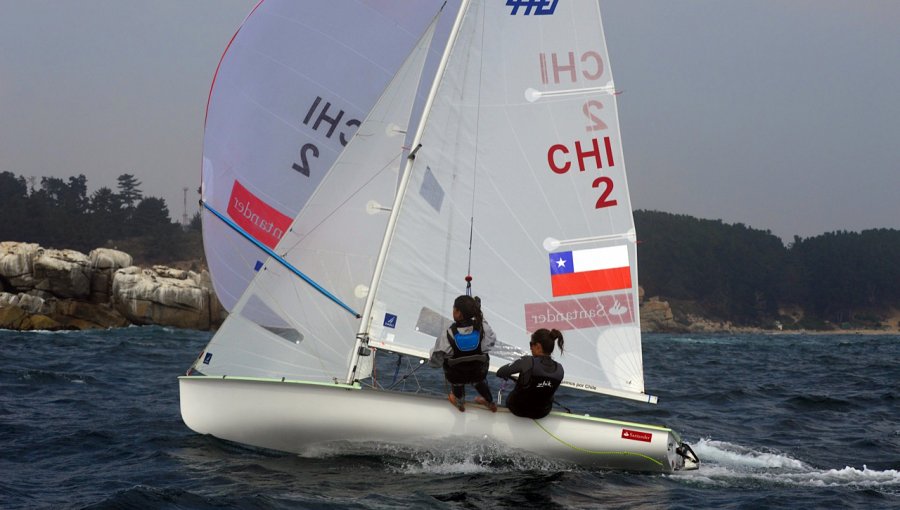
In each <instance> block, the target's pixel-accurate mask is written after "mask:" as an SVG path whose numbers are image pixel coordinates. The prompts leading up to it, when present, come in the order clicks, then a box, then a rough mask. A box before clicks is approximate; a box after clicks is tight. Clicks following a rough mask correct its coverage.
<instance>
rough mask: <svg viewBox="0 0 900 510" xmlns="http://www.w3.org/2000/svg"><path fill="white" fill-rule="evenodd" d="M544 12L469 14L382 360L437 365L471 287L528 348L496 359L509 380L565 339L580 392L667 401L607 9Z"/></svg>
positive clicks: (414, 211) (394, 243) (441, 88)
mask: <svg viewBox="0 0 900 510" xmlns="http://www.w3.org/2000/svg"><path fill="white" fill-rule="evenodd" d="M516 5H519V6H518V7H517V6H516ZM529 5H531V7H527V6H526V5H525V4H524V3H522V2H506V3H504V2H472V3H471V5H470V7H469V8H468V10H467V12H466V13H465V16H464V18H463V21H462V24H461V27H460V29H459V31H458V36H457V39H456V41H455V43H454V45H453V47H452V49H451V52H450V56H449V60H448V61H447V65H446V70H445V72H444V74H443V79H442V80H441V81H440V83H439V84H438V86H437V89H436V93H435V96H434V101H433V105H432V107H431V109H430V112H428V113H427V119H426V120H425V123H424V131H423V133H422V135H421V138H420V139H418V140H417V143H419V144H421V149H420V150H419V151H418V154H417V156H416V158H415V160H414V163H413V164H412V165H411V166H410V168H409V169H408V171H407V173H408V175H409V181H408V183H406V184H405V187H404V193H403V195H402V197H401V200H400V201H399V206H398V207H397V209H398V210H397V211H396V212H395V215H396V219H395V221H396V223H395V225H394V227H393V230H392V233H391V238H390V245H389V249H388V251H387V254H386V259H385V265H384V268H383V273H382V275H381V278H380V281H378V282H377V287H376V290H375V294H374V297H373V306H372V308H373V313H372V316H371V325H370V327H369V330H368V336H369V345H373V346H377V347H380V348H385V349H389V350H395V351H398V352H405V353H409V354H417V355H420V356H427V353H428V350H429V348H430V347H431V346H432V345H433V342H434V338H435V335H436V334H440V333H441V332H442V331H443V328H444V327H446V321H447V319H445V318H446V317H449V315H450V311H451V309H452V303H453V300H454V298H455V297H456V296H457V295H459V294H461V293H462V292H463V291H464V287H465V281H464V278H465V277H466V276H467V275H470V274H471V276H472V277H473V278H474V289H475V294H478V295H480V297H481V298H482V300H483V301H482V303H483V310H484V313H485V317H486V319H487V320H488V321H489V322H490V323H491V325H492V326H493V328H494V330H495V331H496V332H497V336H498V339H499V340H500V341H501V342H503V343H505V344H508V345H509V346H512V349H510V350H509V352H506V353H504V352H503V351H499V352H498V351H495V352H493V353H492V358H493V361H494V363H495V365H496V364H498V363H499V364H502V363H506V362H508V361H509V360H511V359H515V358H516V357H518V356H517V354H516V352H523V351H525V352H527V350H528V342H529V336H530V333H531V332H533V331H535V330H537V329H539V328H556V329H559V330H561V331H563V334H564V335H565V338H566V343H565V347H566V350H565V355H564V357H562V358H561V359H562V361H563V362H564V365H565V367H566V376H567V380H566V382H565V383H564V384H566V385H568V386H570V387H575V388H579V389H585V390H590V391H597V392H603V393H609V394H614V395H618V396H622V397H626V398H633V399H639V400H651V401H652V400H653V397H649V396H647V395H644V393H643V392H644V379H643V367H642V356H641V338H640V321H639V317H638V300H637V298H638V296H637V282H638V279H637V264H636V262H637V256H636V248H635V238H634V231H633V219H632V214H631V204H630V200H629V196H628V189H627V184H626V180H625V166H624V161H623V158H622V150H621V140H620V136H619V127H618V118H617V114H616V95H615V89H614V86H613V81H612V74H611V72H610V68H609V63H608V58H607V50H606V46H605V42H604V38H603V36H602V33H603V32H602V26H601V21H600V12H599V8H598V6H597V4H596V2H556V1H553V2H542V3H541V2H538V3H533V4H529ZM536 26H537V27H539V30H536Z"/></svg>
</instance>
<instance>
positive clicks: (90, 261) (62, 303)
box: [0, 242, 900, 334]
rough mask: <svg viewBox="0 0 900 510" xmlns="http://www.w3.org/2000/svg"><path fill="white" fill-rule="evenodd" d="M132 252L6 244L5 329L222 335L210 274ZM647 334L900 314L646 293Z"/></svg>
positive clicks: (1, 279)
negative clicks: (714, 310)
mask: <svg viewBox="0 0 900 510" xmlns="http://www.w3.org/2000/svg"><path fill="white" fill-rule="evenodd" d="M133 262H134V261H133V258H132V257H131V255H129V254H127V253H125V252H122V251H118V250H113V249H109V248H98V249H95V250H92V251H91V252H90V253H88V254H87V255H85V254H83V253H81V252H78V251H75V250H57V249H50V248H43V247H41V246H39V245H37V244H34V243H19V242H0V329H12V330H19V331H31V330H43V331H58V330H82V329H106V328H118V327H126V326H130V325H158V326H167V327H175V328H183V329H196V330H203V331H211V330H215V329H217V328H218V327H219V325H221V324H222V322H223V321H224V320H225V317H226V316H227V315H228V313H227V312H226V311H225V310H224V309H223V308H222V306H221V304H220V303H219V301H218V299H217V298H216V294H215V292H214V290H213V287H212V280H211V279H210V276H209V273H208V272H207V271H206V270H205V269H200V270H199V271H190V270H183V269H177V268H172V267H167V266H161V265H155V266H151V267H138V266H135V265H134V264H133ZM640 317H641V330H642V331H644V332H662V333H744V334H748V333H749V334H757V333H758V334H773V333H774V334H791V333H843V334H854V333H856V334H900V320H898V319H900V316H898V317H893V318H892V319H891V320H889V321H888V322H887V325H886V326H885V327H883V328H881V329H872V330H870V329H841V328H835V329H833V330H829V331H819V330H817V331H808V330H796V329H791V330H787V329H785V330H778V329H762V328H754V327H741V326H736V325H733V324H731V323H729V322H719V321H714V320H709V319H707V318H703V317H697V316H693V315H688V316H687V321H684V320H679V321H676V320H675V313H674V312H673V310H672V307H671V306H670V305H669V303H668V302H666V301H664V300H662V299H660V298H659V297H649V298H645V296H644V292H643V289H641V291H640Z"/></svg>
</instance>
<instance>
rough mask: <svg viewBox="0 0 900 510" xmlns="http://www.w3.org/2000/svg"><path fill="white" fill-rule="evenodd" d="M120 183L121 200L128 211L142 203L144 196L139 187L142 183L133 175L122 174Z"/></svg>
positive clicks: (119, 179) (119, 178)
mask: <svg viewBox="0 0 900 510" xmlns="http://www.w3.org/2000/svg"><path fill="white" fill-rule="evenodd" d="M118 181H119V198H121V199H122V204H123V205H124V206H125V208H127V209H131V208H133V207H134V206H135V204H137V203H138V202H140V201H141V198H143V194H142V193H141V190H140V188H139V186H140V185H141V182H140V181H138V180H137V178H135V176H133V175H131V174H122V175H120V176H119V177H118Z"/></svg>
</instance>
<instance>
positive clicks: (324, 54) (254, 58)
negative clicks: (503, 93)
mask: <svg viewBox="0 0 900 510" xmlns="http://www.w3.org/2000/svg"><path fill="white" fill-rule="evenodd" d="M439 6H440V0H428V1H426V0H392V1H391V2H382V1H377V0H355V1H351V0H342V1H340V2H314V3H313V2H296V1H288V0H264V1H261V2H260V3H259V4H258V5H257V6H256V8H255V9H254V10H253V11H252V12H251V14H250V15H249V16H248V17H247V19H246V20H245V21H244V23H243V25H242V26H241V27H240V29H239V30H238V32H237V33H236V34H235V36H234V38H233V40H232V41H231V43H230V44H229V46H228V48H227V50H226V51H225V53H224V54H223V56H222V59H221V62H220V63H219V67H218V69H217V71H216V76H215V79H214V82H213V86H212V88H211V90H210V97H209V103H208V107H207V117H206V127H205V134H204V141H203V173H202V199H203V201H204V202H205V203H206V204H207V205H208V206H210V207H212V208H213V209H215V210H217V211H219V212H220V213H221V214H222V215H224V216H226V217H228V218H229V219H230V220H232V221H233V222H235V223H236V224H237V225H239V226H240V227H241V228H242V229H244V230H245V231H247V232H248V233H249V234H250V235H251V236H252V237H254V238H255V239H256V240H257V241H258V242H260V243H261V244H263V245H265V246H268V247H269V248H274V247H275V246H276V244H277V243H278V242H279V241H280V239H281V238H282V237H283V236H284V233H285V232H286V231H287V228H288V226H289V225H290V223H291V221H292V220H293V219H294V217H295V216H296V214H297V213H298V212H299V211H300V210H301V208H302V207H303V205H304V204H305V203H306V202H307V200H308V199H309V197H310V196H311V195H312V193H313V191H314V190H315V189H316V187H317V186H318V184H319V183H320V182H321V180H322V178H323V176H324V175H325V173H326V171H327V170H328V168H329V167H330V166H331V165H332V163H333V162H334V161H335V159H336V158H337V156H338V154H340V152H341V151H342V150H343V149H344V148H345V146H346V145H347V143H348V141H349V140H350V139H351V137H352V136H353V135H354V133H356V131H357V129H358V127H359V125H360V122H361V121H362V119H363V118H365V116H366V115H367V114H368V112H369V110H370V109H371V108H372V106H373V105H374V104H375V101H376V100H377V99H378V97H379V95H380V94H381V92H382V91H383V90H384V87H385V86H386V85H387V84H388V82H389V81H390V80H391V78H392V76H393V75H394V73H395V72H396V71H397V69H398V68H399V67H400V65H401V63H402V62H403V60H404V59H405V58H406V56H407V55H408V54H409V52H410V51H411V49H412V48H413V46H414V44H415V42H416V41H417V40H418V39H419V36H420V35H421V34H422V32H423V31H424V30H425V27H426V26H427V25H428V23H429V21H430V19H431V18H432V16H434V13H435V12H437V10H438V8H439ZM204 214H205V217H204V218H203V220H204V222H203V234H204V245H205V246H204V247H205V252H206V257H207V260H208V263H209V266H210V271H211V273H212V277H213V282H214V285H215V290H216V294H217V295H218V297H219V299H220V301H221V302H222V304H223V305H224V306H225V308H226V309H228V310H231V309H232V308H233V306H234V304H235V303H236V302H237V300H238V298H239V297H240V296H241V294H242V293H243V291H244V289H245V288H246V287H247V285H248V283H249V282H250V280H251V279H252V278H253V276H254V275H255V274H256V271H257V270H258V269H259V267H260V266H261V265H262V263H263V262H264V261H265V254H264V253H263V252H262V251H261V250H260V249H258V248H257V247H256V246H254V245H253V244H252V243H250V242H248V241H247V240H246V239H244V238H243V237H241V236H240V235H239V234H238V233H236V232H235V231H233V230H232V228H231V227H230V226H229V225H227V224H226V223H224V222H222V221H220V220H219V219H217V218H216V217H214V216H213V215H212V214H211V213H209V212H205V213H204Z"/></svg>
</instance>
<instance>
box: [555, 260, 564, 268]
mask: <svg viewBox="0 0 900 510" xmlns="http://www.w3.org/2000/svg"><path fill="white" fill-rule="evenodd" d="M556 267H566V259H563V258H559V259H557V260H556Z"/></svg>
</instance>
